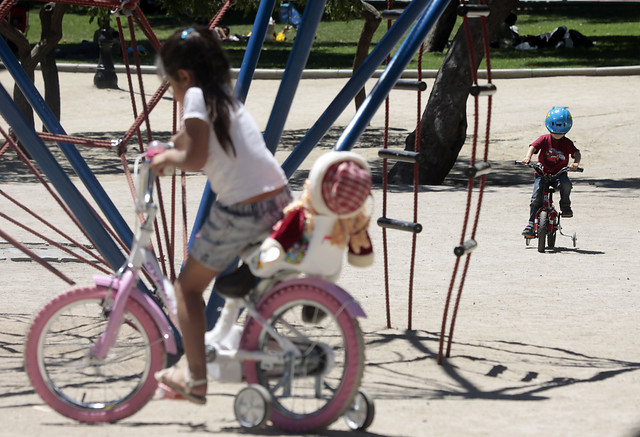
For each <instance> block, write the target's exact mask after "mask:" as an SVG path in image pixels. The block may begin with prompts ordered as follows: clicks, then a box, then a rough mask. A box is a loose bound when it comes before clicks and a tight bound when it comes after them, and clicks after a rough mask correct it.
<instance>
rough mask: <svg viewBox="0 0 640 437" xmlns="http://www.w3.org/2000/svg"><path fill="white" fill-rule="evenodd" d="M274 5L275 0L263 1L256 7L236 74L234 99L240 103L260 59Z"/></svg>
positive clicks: (243, 99) (245, 97) (245, 94)
mask: <svg viewBox="0 0 640 437" xmlns="http://www.w3.org/2000/svg"><path fill="white" fill-rule="evenodd" d="M275 3H276V0H263V1H261V2H260V6H258V12H257V13H256V18H255V21H254V22H253V28H252V29H251V37H249V43H248V44H247V50H246V51H245V53H244V57H243V58H242V65H241V66H240V73H238V80H237V81H236V90H235V91H236V97H237V98H238V99H239V100H240V101H242V102H244V101H245V100H247V94H248V93H249V87H250V86H251V81H252V80H253V73H254V72H255V71H256V65H258V58H260V51H261V50H262V45H263V43H264V38H265V35H266V34H267V28H268V27H269V18H271V14H272V13H273V7H274V5H275Z"/></svg>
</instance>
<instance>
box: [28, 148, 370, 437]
mask: <svg viewBox="0 0 640 437" xmlns="http://www.w3.org/2000/svg"><path fill="white" fill-rule="evenodd" d="M148 161H149V160H148V158H147V157H146V156H145V155H141V156H140V157H139V158H138V159H137V160H136V169H135V170H136V173H137V176H136V179H137V183H138V186H137V201H136V207H137V212H138V213H140V214H142V216H143V217H144V220H143V221H142V222H141V224H140V226H139V228H138V231H137V234H136V238H135V241H134V244H133V247H132V249H131V254H130V255H129V257H128V259H127V261H126V262H125V263H124V264H123V266H122V267H121V268H120V269H119V270H118V271H117V272H115V274H113V275H111V276H107V277H104V276H97V277H95V278H94V281H95V284H94V285H93V286H90V287H85V288H78V289H74V290H70V291H67V292H65V293H63V294H61V295H59V296H57V297H56V298H54V299H53V300H52V301H50V302H49V303H48V304H47V305H45V306H44V308H42V309H41V310H40V312H39V313H38V314H37V316H36V317H35V320H34V321H33V324H32V326H31V328H30V330H29V333H28V335H27V341H26V347H25V365H26V370H27V373H28V375H29V378H30V379H31V383H32V384H33V387H34V389H35V391H36V392H37V393H38V394H39V395H40V397H41V398H42V399H43V400H44V401H45V402H46V403H47V404H48V405H49V406H51V407H52V408H53V409H54V410H56V411H57V412H59V413H61V414H63V415H64V416H67V417H70V418H72V419H75V420H78V421H81V422H114V421H117V420H120V419H123V418H125V417H128V416H130V415H132V414H134V413H135V412H136V411H138V410H139V409H140V408H142V407H143V406H144V405H145V404H146V403H147V402H148V401H149V400H150V399H151V397H152V396H153V395H154V393H155V391H156V388H157V382H156V380H155V378H154V373H155V372H156V371H158V370H161V369H162V368H164V367H166V366H167V365H168V364H169V363H168V358H169V357H171V356H174V357H176V356H179V354H180V351H179V334H178V333H177V331H176V329H175V328H174V327H173V326H172V324H171V322H170V318H169V317H168V316H167V312H168V313H169V314H172V313H175V303H174V302H175V301H174V298H173V286H172V284H171V283H170V281H168V279H167V278H166V277H165V276H164V275H163V274H162V270H161V269H160V268H159V265H158V262H157V260H156V259H155V256H154V255H153V253H152V252H151V250H150V249H149V248H148V244H149V241H150V239H151V237H152V234H153V222H154V220H155V215H156V211H157V206H156V204H155V203H154V201H153V185H154V181H155V175H153V173H152V172H151V171H150V170H149V167H148ZM143 268H144V269H145V270H146V271H147V272H148V273H149V276H150V277H151V280H152V282H153V285H154V286H155V292H154V293H145V292H143V291H141V290H140V288H139V287H138V286H137V284H138V283H139V281H141V277H140V276H141V275H140V272H141V270H142V269H143ZM245 271H246V269H242V268H241V269H239V270H238V271H236V273H234V274H233V275H232V276H230V277H229V279H227V280H225V279H224V278H221V279H220V281H219V282H220V287H218V288H219V292H220V293H221V294H223V295H225V293H226V295H225V297H226V298H227V302H228V303H233V305H230V306H232V307H233V308H240V307H241V306H242V307H244V309H245V311H243V312H242V316H241V317H239V316H238V314H239V311H231V310H229V311H226V312H225V311H223V313H225V314H227V316H226V317H222V316H221V317H220V319H218V321H217V324H216V328H218V329H217V331H216V332H217V334H218V337H219V340H220V338H223V337H228V336H231V337H233V335H232V333H234V332H237V333H238V335H237V337H238V339H239V341H237V342H235V343H234V342H231V343H232V347H226V348H217V349H216V348H211V349H210V353H209V357H208V360H209V361H211V362H212V364H215V365H214V366H213V367H216V366H217V367H216V368H217V369H218V370H220V369H221V368H225V369H228V368H229V366H236V368H237V369H239V373H240V377H241V378H243V379H244V380H245V381H246V382H247V383H248V384H249V385H248V386H247V387H245V388H244V389H243V390H241V391H240V392H239V393H238V395H237V396H236V399H235V404H234V411H235V414H236V418H237V419H238V421H239V422H240V425H241V426H242V427H244V428H248V429H254V428H258V427H261V426H263V425H264V424H265V423H266V422H267V421H268V420H270V421H271V422H272V423H273V424H274V425H275V426H277V427H279V428H281V429H284V430H291V431H297V432H304V431H308V430H314V429H318V428H323V427H326V426H328V425H330V424H331V423H332V422H334V421H335V420H336V419H337V418H338V417H339V416H341V415H344V418H345V420H346V421H347V424H348V425H349V427H351V428H352V429H365V428H366V427H367V426H369V424H370V423H371V421H372V420H373V414H374V408H373V402H372V400H371V398H370V397H369V396H368V395H367V394H366V393H365V392H363V391H361V390H360V382H361V378H362V374H363V370H364V342H363V338H362V333H361V331H360V326H359V323H358V320H357V318H358V317H365V313H364V311H363V310H362V308H361V307H360V305H359V304H358V303H357V302H356V301H355V299H354V298H353V297H351V296H350V295H349V294H348V293H347V292H346V291H344V290H343V289H341V288H340V287H338V286H337V285H335V284H334V283H331V282H328V281H325V280H322V279H318V278H301V277H300V276H299V274H293V273H291V272H279V273H278V274H277V275H275V276H274V277H272V278H267V279H262V280H260V281H258V282H257V285H255V281H254V280H253V279H254V278H252V277H251V276H250V275H246V274H245V273H246V272H245ZM163 307H164V308H165V309H166V311H167V312H165V311H163ZM229 321H231V323H229ZM219 324H223V325H225V326H224V327H222V328H221V327H220V326H219ZM216 328H214V330H215V329H216ZM220 335H222V337H221V336H220ZM220 343H224V341H221V342H220ZM227 343H228V342H227ZM208 367H209V366H208ZM210 372H211V371H210ZM210 376H215V377H219V375H211V374H210Z"/></svg>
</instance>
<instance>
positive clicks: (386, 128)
mask: <svg viewBox="0 0 640 437" xmlns="http://www.w3.org/2000/svg"><path fill="white" fill-rule="evenodd" d="M392 8H393V0H388V1H387V10H391V9H392ZM390 28H391V20H387V31H388V30H389V29H390ZM423 50H424V44H422V45H421V46H420V51H419V53H418V66H417V67H418V68H417V69H418V81H417V82H418V83H421V82H422V53H423ZM389 62H390V57H389V56H387V61H386V63H387V64H388V63H389ZM422 91H423V89H422V88H418V89H417V93H416V94H417V98H416V111H417V117H416V118H417V119H416V128H415V139H414V150H413V154H414V156H415V157H418V156H420V130H421V122H422ZM388 144H389V97H388V96H387V98H386V99H385V117H384V136H383V149H384V150H387V149H388ZM387 173H388V166H387V159H383V163H382V219H386V218H387V201H388V195H387V192H388V176H387ZM419 176H420V164H419V161H418V160H417V159H414V160H413V221H412V222H410V225H416V224H417V222H418V187H419ZM378 224H380V225H382V224H381V221H380V220H379V221H378ZM408 225H409V223H407V226H404V228H405V229H404V230H411V228H410V227H409V226H408ZM396 229H398V227H396ZM412 229H413V230H412V233H413V235H412V238H411V261H410V265H409V290H408V304H407V307H408V315H407V319H408V321H407V328H408V329H412V320H413V278H414V274H415V258H416V242H417V234H418V232H419V231H416V230H415V229H416V228H415V227H414V228H412ZM382 247H383V259H384V285H385V304H386V316H387V328H391V310H390V296H389V255H388V240H387V227H385V226H382Z"/></svg>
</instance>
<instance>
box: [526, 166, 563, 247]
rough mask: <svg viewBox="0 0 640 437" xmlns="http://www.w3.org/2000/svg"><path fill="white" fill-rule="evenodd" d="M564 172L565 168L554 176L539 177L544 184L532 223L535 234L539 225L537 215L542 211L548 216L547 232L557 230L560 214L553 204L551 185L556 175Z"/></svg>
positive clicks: (553, 190)
mask: <svg viewBox="0 0 640 437" xmlns="http://www.w3.org/2000/svg"><path fill="white" fill-rule="evenodd" d="M564 172H566V170H562V171H560V172H559V173H557V174H556V175H554V176H551V177H549V176H548V175H541V176H540V177H541V178H543V179H542V184H544V185H543V186H542V193H543V194H542V206H541V207H540V208H538V212H536V218H535V221H534V224H533V230H534V232H535V234H536V235H538V227H539V224H540V223H539V217H540V213H541V212H542V211H547V217H548V219H549V220H548V224H549V225H548V226H549V228H548V232H549V233H552V232H554V230H558V226H559V224H560V215H559V214H558V211H556V209H555V207H554V206H553V193H554V192H555V189H554V188H553V186H552V182H553V181H555V180H556V179H557V177H558V176H559V175H561V174H562V173H564Z"/></svg>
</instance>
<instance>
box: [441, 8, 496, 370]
mask: <svg viewBox="0 0 640 437" xmlns="http://www.w3.org/2000/svg"><path fill="white" fill-rule="evenodd" d="M458 10H459V13H462V14H463V26H464V29H465V34H466V39H467V46H468V49H469V65H470V67H471V74H472V78H473V84H472V87H471V95H472V96H473V100H474V127H473V142H472V149H471V161H470V167H469V168H468V169H467V170H468V171H467V172H466V173H467V176H468V182H467V201H466V207H465V216H464V221H463V225H462V232H461V235H460V241H459V245H458V246H457V247H456V248H455V249H454V254H455V255H456V261H455V264H454V267H453V273H452V275H451V281H450V283H449V289H448V291H447V298H446V301H445V308H444V313H443V316H442V327H441V331H440V343H439V349H438V364H441V363H442V359H443V355H445V353H443V346H444V339H445V336H446V337H447V349H446V356H447V357H449V356H450V353H451V343H452V340H453V332H454V328H455V322H456V318H457V314H458V308H459V305H460V298H461V296H462V290H463V288H464V283H465V280H466V276H467V272H468V269H469V263H470V261H471V252H472V251H473V250H474V249H475V248H476V247H477V243H476V239H475V238H476V231H477V228H478V221H479V218H480V209H481V206H482V198H483V194H484V188H485V182H486V173H487V172H488V171H489V169H490V166H489V164H488V157H489V137H490V135H489V130H490V125H491V105H492V95H493V93H494V92H495V90H496V88H495V86H493V84H492V83H491V60H490V54H489V37H488V31H487V20H486V17H487V16H488V14H489V8H488V5H486V4H484V3H478V4H468V3H466V2H465V1H464V0H463V1H461V3H460V6H459V8H458ZM469 18H480V23H481V29H482V38H483V44H484V53H485V62H486V67H487V84H484V85H480V84H478V75H477V72H476V68H475V65H476V59H475V55H474V49H473V37H472V34H471V27H470V24H469ZM480 96H487V120H486V130H485V135H484V155H483V161H482V162H479V163H478V162H476V159H477V143H478V126H479V97H480ZM478 176H479V177H480V183H479V187H478V200H477V204H476V209H475V215H474V219H473V224H472V227H471V233H470V235H469V239H466V235H467V230H468V226H469V221H470V216H471V204H472V197H473V192H474V186H475V178H476V177H478ZM463 256H464V257H465V261H464V266H463V268H462V271H461V272H460V278H459V284H458V292H457V295H456V299H455V303H454V308H453V313H452V316H451V321H450V325H449V332H448V334H447V333H446V323H447V317H448V311H449V305H450V302H451V297H452V294H453V289H454V284H455V282H456V279H457V277H458V273H459V268H460V261H461V258H462V257H463Z"/></svg>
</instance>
